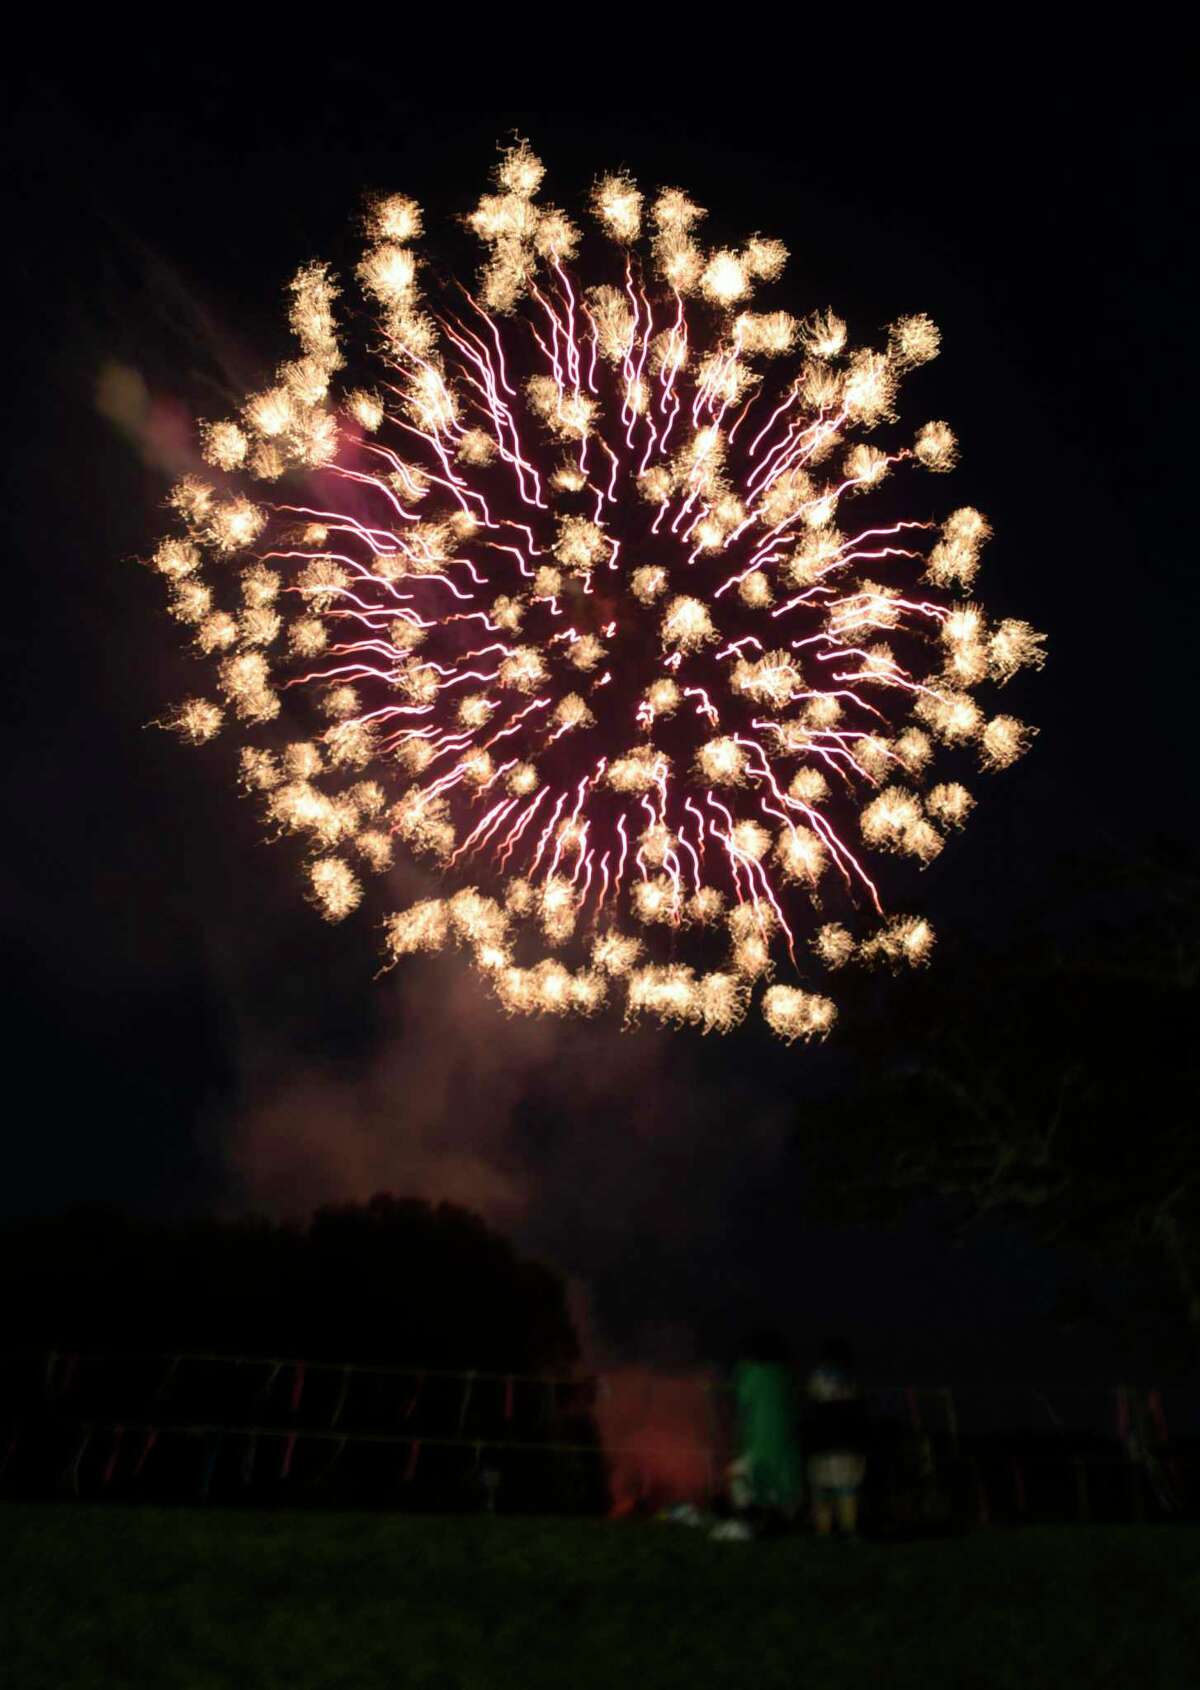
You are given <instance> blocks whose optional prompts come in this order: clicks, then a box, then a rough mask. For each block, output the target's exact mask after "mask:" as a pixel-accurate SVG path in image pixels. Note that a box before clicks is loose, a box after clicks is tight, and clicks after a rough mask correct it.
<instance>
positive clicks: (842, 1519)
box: [804, 1338, 866, 1537]
mask: <svg viewBox="0 0 1200 1690" xmlns="http://www.w3.org/2000/svg"><path fill="white" fill-rule="evenodd" d="M805 1394H806V1398H807V1402H806V1408H805V1415H804V1448H805V1452H806V1454H807V1457H808V1483H809V1488H810V1490H811V1492H812V1513H813V1526H814V1528H815V1530H816V1531H817V1533H818V1535H819V1536H821V1537H828V1536H829V1535H830V1533H831V1532H832V1530H833V1522H834V1516H835V1514H836V1516H837V1523H838V1526H839V1528H840V1529H841V1530H842V1531H843V1532H844V1533H845V1534H846V1536H847V1537H854V1536H855V1535H856V1534H857V1531H858V1493H859V1489H860V1487H861V1485H862V1481H863V1475H864V1473H865V1472H866V1436H865V1432H866V1427H865V1421H864V1416H863V1403H862V1393H861V1392H860V1390H859V1387H858V1381H857V1378H856V1377H855V1367H854V1355H853V1352H852V1351H851V1349H850V1346H849V1344H847V1343H846V1342H845V1341H844V1340H843V1339H840V1338H829V1339H827V1340H826V1341H825V1343H824V1344H823V1345H822V1346H821V1352H820V1355H819V1357H818V1359H817V1365H816V1367H815V1368H814V1369H813V1371H812V1372H811V1373H810V1374H809V1378H808V1385H807V1389H806V1393H805Z"/></svg>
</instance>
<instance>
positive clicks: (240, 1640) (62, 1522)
mask: <svg viewBox="0 0 1200 1690" xmlns="http://www.w3.org/2000/svg"><path fill="white" fill-rule="evenodd" d="M0 1590H2V1591H3V1606H2V1607H0V1659H3V1660H4V1662H5V1664H6V1671H7V1673H8V1674H9V1675H10V1676H8V1677H7V1679H6V1682H7V1683H10V1684H12V1685H19V1686H20V1687H21V1690H38V1687H40V1686H43V1685H44V1686H51V1685H52V1686H54V1690H75V1687H78V1686H84V1685H88V1686H91V1685H113V1684H120V1685H123V1686H129V1687H130V1690H137V1687H139V1686H153V1687H154V1690H168V1687H170V1686H176V1685H178V1686H184V1685H186V1686H189V1687H193V1686H206V1687H213V1690H215V1687H217V1686H222V1687H224V1686H227V1685H237V1686H238V1687H239V1690H253V1687H255V1686H259V1685H263V1686H266V1685H287V1686H288V1690H306V1687H308V1686H320V1687H322V1690H326V1687H329V1686H341V1685H346V1686H354V1687H355V1690H371V1687H372V1686H375V1685H380V1686H383V1685H386V1686H388V1690H404V1687H407V1686H425V1687H427V1690H435V1687H437V1690H452V1687H455V1686H458V1687H461V1690H504V1687H507V1686H510V1685H511V1686H520V1687H521V1690H541V1687H542V1686H545V1687H547V1690H548V1687H549V1686H551V1685H553V1686H555V1690H558V1687H559V1686H562V1685H563V1684H570V1685H571V1686H572V1687H573V1690H589V1687H591V1686H597V1687H598V1686H601V1685H603V1686H605V1687H606V1690H607V1687H609V1686H611V1685H613V1684H614V1683H619V1682H620V1681H621V1679H622V1678H630V1677H631V1676H632V1675H633V1674H636V1679H637V1683H638V1685H639V1687H640V1690H658V1687H659V1686H662V1687H666V1686H675V1685H685V1684H686V1685H689V1686H705V1687H708V1686H724V1685H729V1686H737V1687H738V1690H742V1687H744V1686H750V1685H754V1686H762V1687H770V1686H776V1685H778V1686H785V1685H786V1686H788V1687H792V1686H795V1685H796V1684H798V1683H801V1682H804V1683H811V1684H819V1685H821V1686H822V1690H841V1687H843V1686H850V1685H855V1686H859V1685H863V1684H868V1683H874V1682H884V1683H886V1684H887V1685H888V1686H889V1690H906V1687H908V1686H912V1687H914V1690H916V1687H917V1686H919V1687H920V1690H928V1686H930V1685H944V1686H948V1687H953V1690H1007V1687H1010V1686H1011V1687H1014V1690H1015V1687H1018V1686H1019V1687H1020V1690H1036V1687H1037V1686H1041V1685H1047V1686H1049V1685H1054V1686H1059V1687H1064V1690H1065V1687H1067V1686H1079V1687H1081V1690H1082V1687H1087V1690H1103V1687H1105V1686H1110V1685H1111V1686H1114V1687H1115V1686H1117V1685H1120V1686H1122V1690H1124V1687H1126V1686H1130V1685H1135V1684H1136V1685H1138V1686H1140V1687H1142V1690H1185V1687H1186V1686H1188V1685H1191V1684H1195V1683H1196V1682H1197V1676H1196V1662H1197V1659H1198V1658H1200V1620H1198V1618H1197V1614H1198V1612H1200V1532H1198V1531H1197V1530H1196V1528H1195V1527H1187V1526H1177V1527H1171V1526H1128V1527H1120V1526H1114V1527H1091V1528H1080V1527H1071V1526H1043V1527H1032V1528H1027V1529H1024V1530H1019V1531H1018V1530H1014V1531H1006V1530H1002V1529H993V1530H990V1531H979V1532H976V1533H974V1534H973V1535H971V1536H969V1537H966V1538H950V1539H942V1540H940V1541H925V1542H916V1543H908V1544H904V1545H892V1546H884V1545H880V1544H872V1543H859V1544H853V1545H852V1544H848V1543H846V1542H844V1541H842V1540H838V1539H835V1540H832V1541H829V1542H817V1541H816V1540H815V1539H813V1538H811V1537H809V1536H806V1535H798V1536H794V1537H786V1538H780V1539H776V1540H773V1541H769V1542H753V1543H748V1544H747V1543H736V1542H735V1543H722V1542H717V1543H714V1542H711V1541H709V1539H708V1538H707V1537H706V1536H705V1535H704V1534H703V1533H702V1532H698V1531H692V1530H689V1529H688V1528H686V1527H682V1526H669V1525H663V1524H652V1523H636V1524H635V1523H632V1522H625V1523H613V1522H608V1521H583V1520H548V1519H528V1520H511V1519H504V1518H490V1519H489V1518H477V1519H467V1520H463V1519H447V1518H428V1517H426V1518H414V1517H411V1516H409V1517H404V1516H399V1515H382V1516H380V1515H355V1514H339V1515H332V1516H329V1515H326V1516H320V1517H314V1516H308V1517H298V1516H295V1515H289V1514H286V1513H258V1512H255V1513H238V1512H235V1511H226V1510H216V1509H214V1510H212V1511H199V1510H195V1511H194V1510H179V1511H167V1510H162V1509H153V1508H139V1509H123V1508H115V1507H114V1508H102V1507H98V1508H88V1507H82V1508H81V1507H78V1506H70V1505H64V1506H58V1507H53V1506H51V1507H21V1506H16V1505H9V1506H6V1507H5V1508H4V1510H3V1511H2V1512H0Z"/></svg>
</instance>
